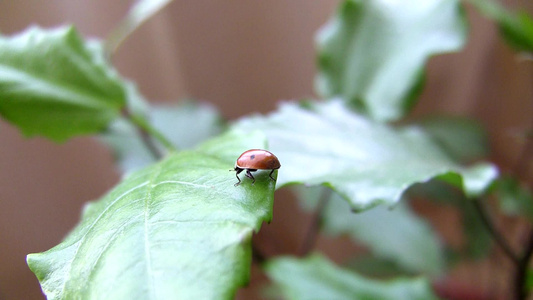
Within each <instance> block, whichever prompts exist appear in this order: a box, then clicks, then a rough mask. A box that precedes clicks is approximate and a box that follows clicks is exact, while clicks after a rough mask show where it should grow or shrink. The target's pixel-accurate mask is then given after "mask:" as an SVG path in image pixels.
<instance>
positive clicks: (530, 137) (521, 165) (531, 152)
mask: <svg viewBox="0 0 533 300" xmlns="http://www.w3.org/2000/svg"><path fill="white" fill-rule="evenodd" d="M531 74H533V73H531ZM531 92H532V96H533V90H532V91H531ZM532 105H533V103H532ZM532 108H533V106H532ZM530 122H531V124H530V126H529V129H528V130H527V132H526V143H525V145H524V147H523V148H522V153H521V154H520V156H519V158H518V161H517V162H516V165H515V166H514V168H513V175H514V176H515V177H516V178H519V179H520V178H524V177H526V176H527V174H528V172H529V160H530V159H531V157H532V156H533V118H531V120H530ZM528 233H529V237H528V241H527V243H526V244H525V247H524V250H523V252H522V256H521V257H520V258H519V260H518V265H517V268H516V270H515V276H514V287H515V289H514V292H515V299H517V300H525V299H527V297H528V291H527V290H526V286H525V285H526V280H527V272H528V267H529V261H530V259H531V257H532V255H533V230H531V229H530V230H529V231H528Z"/></svg>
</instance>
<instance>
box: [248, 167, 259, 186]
mask: <svg viewBox="0 0 533 300" xmlns="http://www.w3.org/2000/svg"><path fill="white" fill-rule="evenodd" d="M255 171H257V170H256V169H247V170H246V177H248V178H250V179H251V180H252V185H254V183H255V178H254V175H252V172H255Z"/></svg>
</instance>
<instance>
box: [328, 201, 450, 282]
mask: <svg viewBox="0 0 533 300" xmlns="http://www.w3.org/2000/svg"><path fill="white" fill-rule="evenodd" d="M323 224H324V230H325V231H326V232H328V233H329V234H332V235H341V234H348V235H349V236H350V237H351V238H352V239H354V240H356V241H360V242H362V243H363V244H364V245H366V246H367V247H368V248H369V249H370V250H371V251H372V253H373V254H374V255H376V256H378V257H381V258H385V259H388V260H392V261H395V262H396V263H397V264H398V265H400V266H402V267H403V268H404V269H405V270H407V271H410V272H413V273H420V272H422V273H426V274H432V275H438V274H440V273H441V272H442V271H443V268H444V252H443V251H442V245H441V243H440V241H439V240H438V238H437V234H436V232H435V231H433V230H432V229H431V227H430V226H429V225H428V224H427V223H426V222H425V221H423V220H422V219H421V218H420V217H418V216H416V215H415V214H414V213H413V212H412V211H411V210H410V209H409V208H408V206H407V205H404V204H402V203H398V204H397V205H395V206H394V207H393V208H388V207H386V206H383V205H382V206H378V207H375V208H372V209H371V210H368V211H365V212H362V213H358V214H354V213H351V211H350V207H349V205H348V203H346V201H343V199H341V198H340V197H332V199H331V200H330V203H329V204H328V206H327V207H326V209H325V211H324V223H323Z"/></svg>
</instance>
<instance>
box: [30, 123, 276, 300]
mask: <svg viewBox="0 0 533 300" xmlns="http://www.w3.org/2000/svg"><path fill="white" fill-rule="evenodd" d="M265 146H266V145H265V139H264V136H263V135H261V134H259V133H255V134H247V135H243V134H242V133H238V132H230V133H228V134H225V135H223V136H220V137H217V138H215V139H212V140H210V141H208V142H206V143H205V144H203V145H201V146H200V147H198V148H197V149H196V150H195V151H182V152H179V153H175V154H172V155H170V156H169V157H168V158H166V159H165V160H163V161H161V162H159V163H157V164H155V165H151V166H149V167H147V168H145V169H142V170H139V171H137V172H134V173H132V174H131V175H130V176H128V177H126V178H125V179H124V180H123V182H122V183H120V184H119V185H118V186H117V187H116V188H114V189H113V190H112V191H110V192H109V193H108V194H107V195H106V196H104V197H103V198H102V199H101V200H99V201H98V202H94V203H91V204H89V205H87V207H86V208H85V210H84V213H83V216H82V220H81V222H80V224H79V225H78V226H77V227H76V228H75V229H74V230H73V231H72V232H71V233H70V234H69V235H68V236H67V237H66V239H65V240H64V241H63V242H61V243H60V244H59V245H57V246H56V247H54V248H52V249H50V250H48V251H46V252H43V253H38V254H30V255H28V257H27V260H28V265H29V267H30V269H31V270H32V271H33V272H34V273H35V274H36V275H37V278H38V279H39V281H40V282H41V286H42V289H43V291H44V293H45V294H46V296H47V297H48V299H231V298H232V297H233V296H234V294H235V290H236V289H237V287H239V286H242V285H244V284H246V283H247V281H248V280H249V275H250V274H249V273H250V270H249V268H250V263H251V246H250V240H251V236H252V233H253V232H254V231H258V230H259V228H260V226H261V223H262V222H264V221H266V222H269V221H270V220H271V218H272V205H273V193H274V188H275V182H273V181H272V180H270V179H268V173H266V172H261V173H259V174H258V175H257V176H256V178H257V181H256V183H255V185H253V186H252V185H251V184H242V185H240V186H238V187H234V186H233V184H234V183H235V182H236V179H235V173H230V172H228V169H230V168H231V167H232V166H233V164H234V159H235V157H237V156H238V155H239V154H240V153H241V152H242V151H243V149H248V148H253V147H262V148H264V147H265Z"/></svg>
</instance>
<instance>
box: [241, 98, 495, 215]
mask: <svg viewBox="0 0 533 300" xmlns="http://www.w3.org/2000/svg"><path fill="white" fill-rule="evenodd" d="M307 106H308V108H303V107H301V106H298V105H296V104H290V103H286V104H283V105H282V106H281V107H280V108H279V110H278V111H276V112H274V113H272V114H270V115H268V116H266V117H264V116H256V117H252V118H244V119H242V120H241V121H239V122H237V123H236V124H235V125H234V126H235V127H237V128H240V129H241V130H243V131H246V130H250V129H260V130H263V131H264V132H265V134H266V136H267V138H268V142H269V149H270V150H271V151H272V152H273V153H274V154H276V155H277V157H278V158H279V159H280V162H281V167H282V169H283V172H281V173H280V177H279V181H278V183H279V184H278V186H284V185H289V184H307V185H327V186H330V187H332V188H333V189H334V190H335V191H337V192H338V193H339V194H340V195H341V196H343V197H344V198H345V199H347V200H348V201H349V202H350V204H351V206H352V208H354V209H356V210H361V209H365V208H369V207H372V206H375V205H377V204H379V203H386V204H394V203H396V202H397V201H399V200H400V198H401V196H402V194H403V193H404V192H405V190H406V189H408V188H409V187H410V186H412V185H413V184H415V183H421V182H427V181H429V180H431V179H432V178H435V177H439V178H442V179H444V180H447V181H448V182H451V183H453V184H454V185H456V186H458V187H460V188H461V189H463V190H464V191H465V192H466V194H468V195H478V194H479V193H481V192H483V190H484V189H485V188H486V187H487V186H488V185H489V184H490V183H491V181H492V180H493V179H494V178H495V177H496V175H497V170H496V168H495V167H494V166H492V165H490V164H478V165H474V166H472V167H470V168H465V167H462V166H460V165H458V164H456V163H455V162H454V161H453V160H452V159H450V158H449V157H448V156H447V155H446V154H445V153H444V152H443V151H442V150H441V149H440V147H438V146H437V145H436V144H435V143H434V142H433V140H432V139H431V138H430V137H428V136H427V134H425V133H424V132H423V131H422V130H421V129H420V128H418V127H403V128H393V127H391V126H387V125H385V124H382V123H378V122H374V121H371V120H369V119H367V118H365V117H363V116H361V115H358V114H355V113H352V112H350V111H349V110H348V109H347V108H346V107H345V106H344V105H343V103H342V102H340V101H330V102H326V103H313V102H309V103H307Z"/></svg>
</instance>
